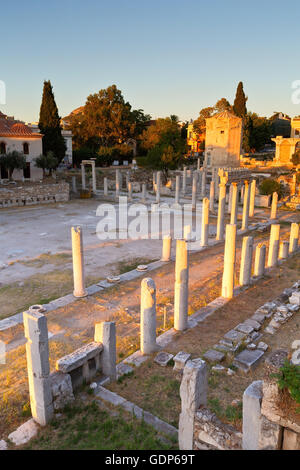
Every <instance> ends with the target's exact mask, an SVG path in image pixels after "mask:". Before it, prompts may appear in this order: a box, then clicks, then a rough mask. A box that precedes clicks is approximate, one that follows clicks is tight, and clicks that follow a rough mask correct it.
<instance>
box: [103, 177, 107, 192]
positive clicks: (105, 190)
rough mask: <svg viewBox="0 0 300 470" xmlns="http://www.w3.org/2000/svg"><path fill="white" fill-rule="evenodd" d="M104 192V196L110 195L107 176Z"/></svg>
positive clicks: (104, 181)
mask: <svg viewBox="0 0 300 470" xmlns="http://www.w3.org/2000/svg"><path fill="white" fill-rule="evenodd" d="M103 194H104V196H108V182H107V178H106V177H105V178H104V180H103Z"/></svg>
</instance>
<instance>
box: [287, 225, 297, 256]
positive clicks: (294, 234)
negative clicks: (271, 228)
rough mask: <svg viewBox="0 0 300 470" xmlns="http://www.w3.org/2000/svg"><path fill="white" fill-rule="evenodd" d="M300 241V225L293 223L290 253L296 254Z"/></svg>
mask: <svg viewBox="0 0 300 470" xmlns="http://www.w3.org/2000/svg"><path fill="white" fill-rule="evenodd" d="M298 239H299V224H297V223H296V222H293V223H292V224H291V231H290V246H289V253H290V254H291V253H294V251H296V250H297V248H298Z"/></svg>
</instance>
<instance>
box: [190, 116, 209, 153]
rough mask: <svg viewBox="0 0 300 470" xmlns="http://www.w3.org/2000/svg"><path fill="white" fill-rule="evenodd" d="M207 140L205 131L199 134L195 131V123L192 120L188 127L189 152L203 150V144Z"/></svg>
mask: <svg viewBox="0 0 300 470" xmlns="http://www.w3.org/2000/svg"><path fill="white" fill-rule="evenodd" d="M204 140H205V133H203V134H201V135H198V134H197V133H196V132H194V123H193V121H192V120H191V121H190V122H189V124H188V128H187V146H188V152H189V153H199V152H201V151H202V149H201V145H202V143H203V141H204Z"/></svg>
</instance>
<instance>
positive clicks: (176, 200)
mask: <svg viewBox="0 0 300 470" xmlns="http://www.w3.org/2000/svg"><path fill="white" fill-rule="evenodd" d="M179 203H180V175H176V189H175V204H179Z"/></svg>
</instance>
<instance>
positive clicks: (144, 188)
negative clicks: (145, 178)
mask: <svg viewBox="0 0 300 470" xmlns="http://www.w3.org/2000/svg"><path fill="white" fill-rule="evenodd" d="M142 202H143V203H145V202H146V183H143V184H142Z"/></svg>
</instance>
